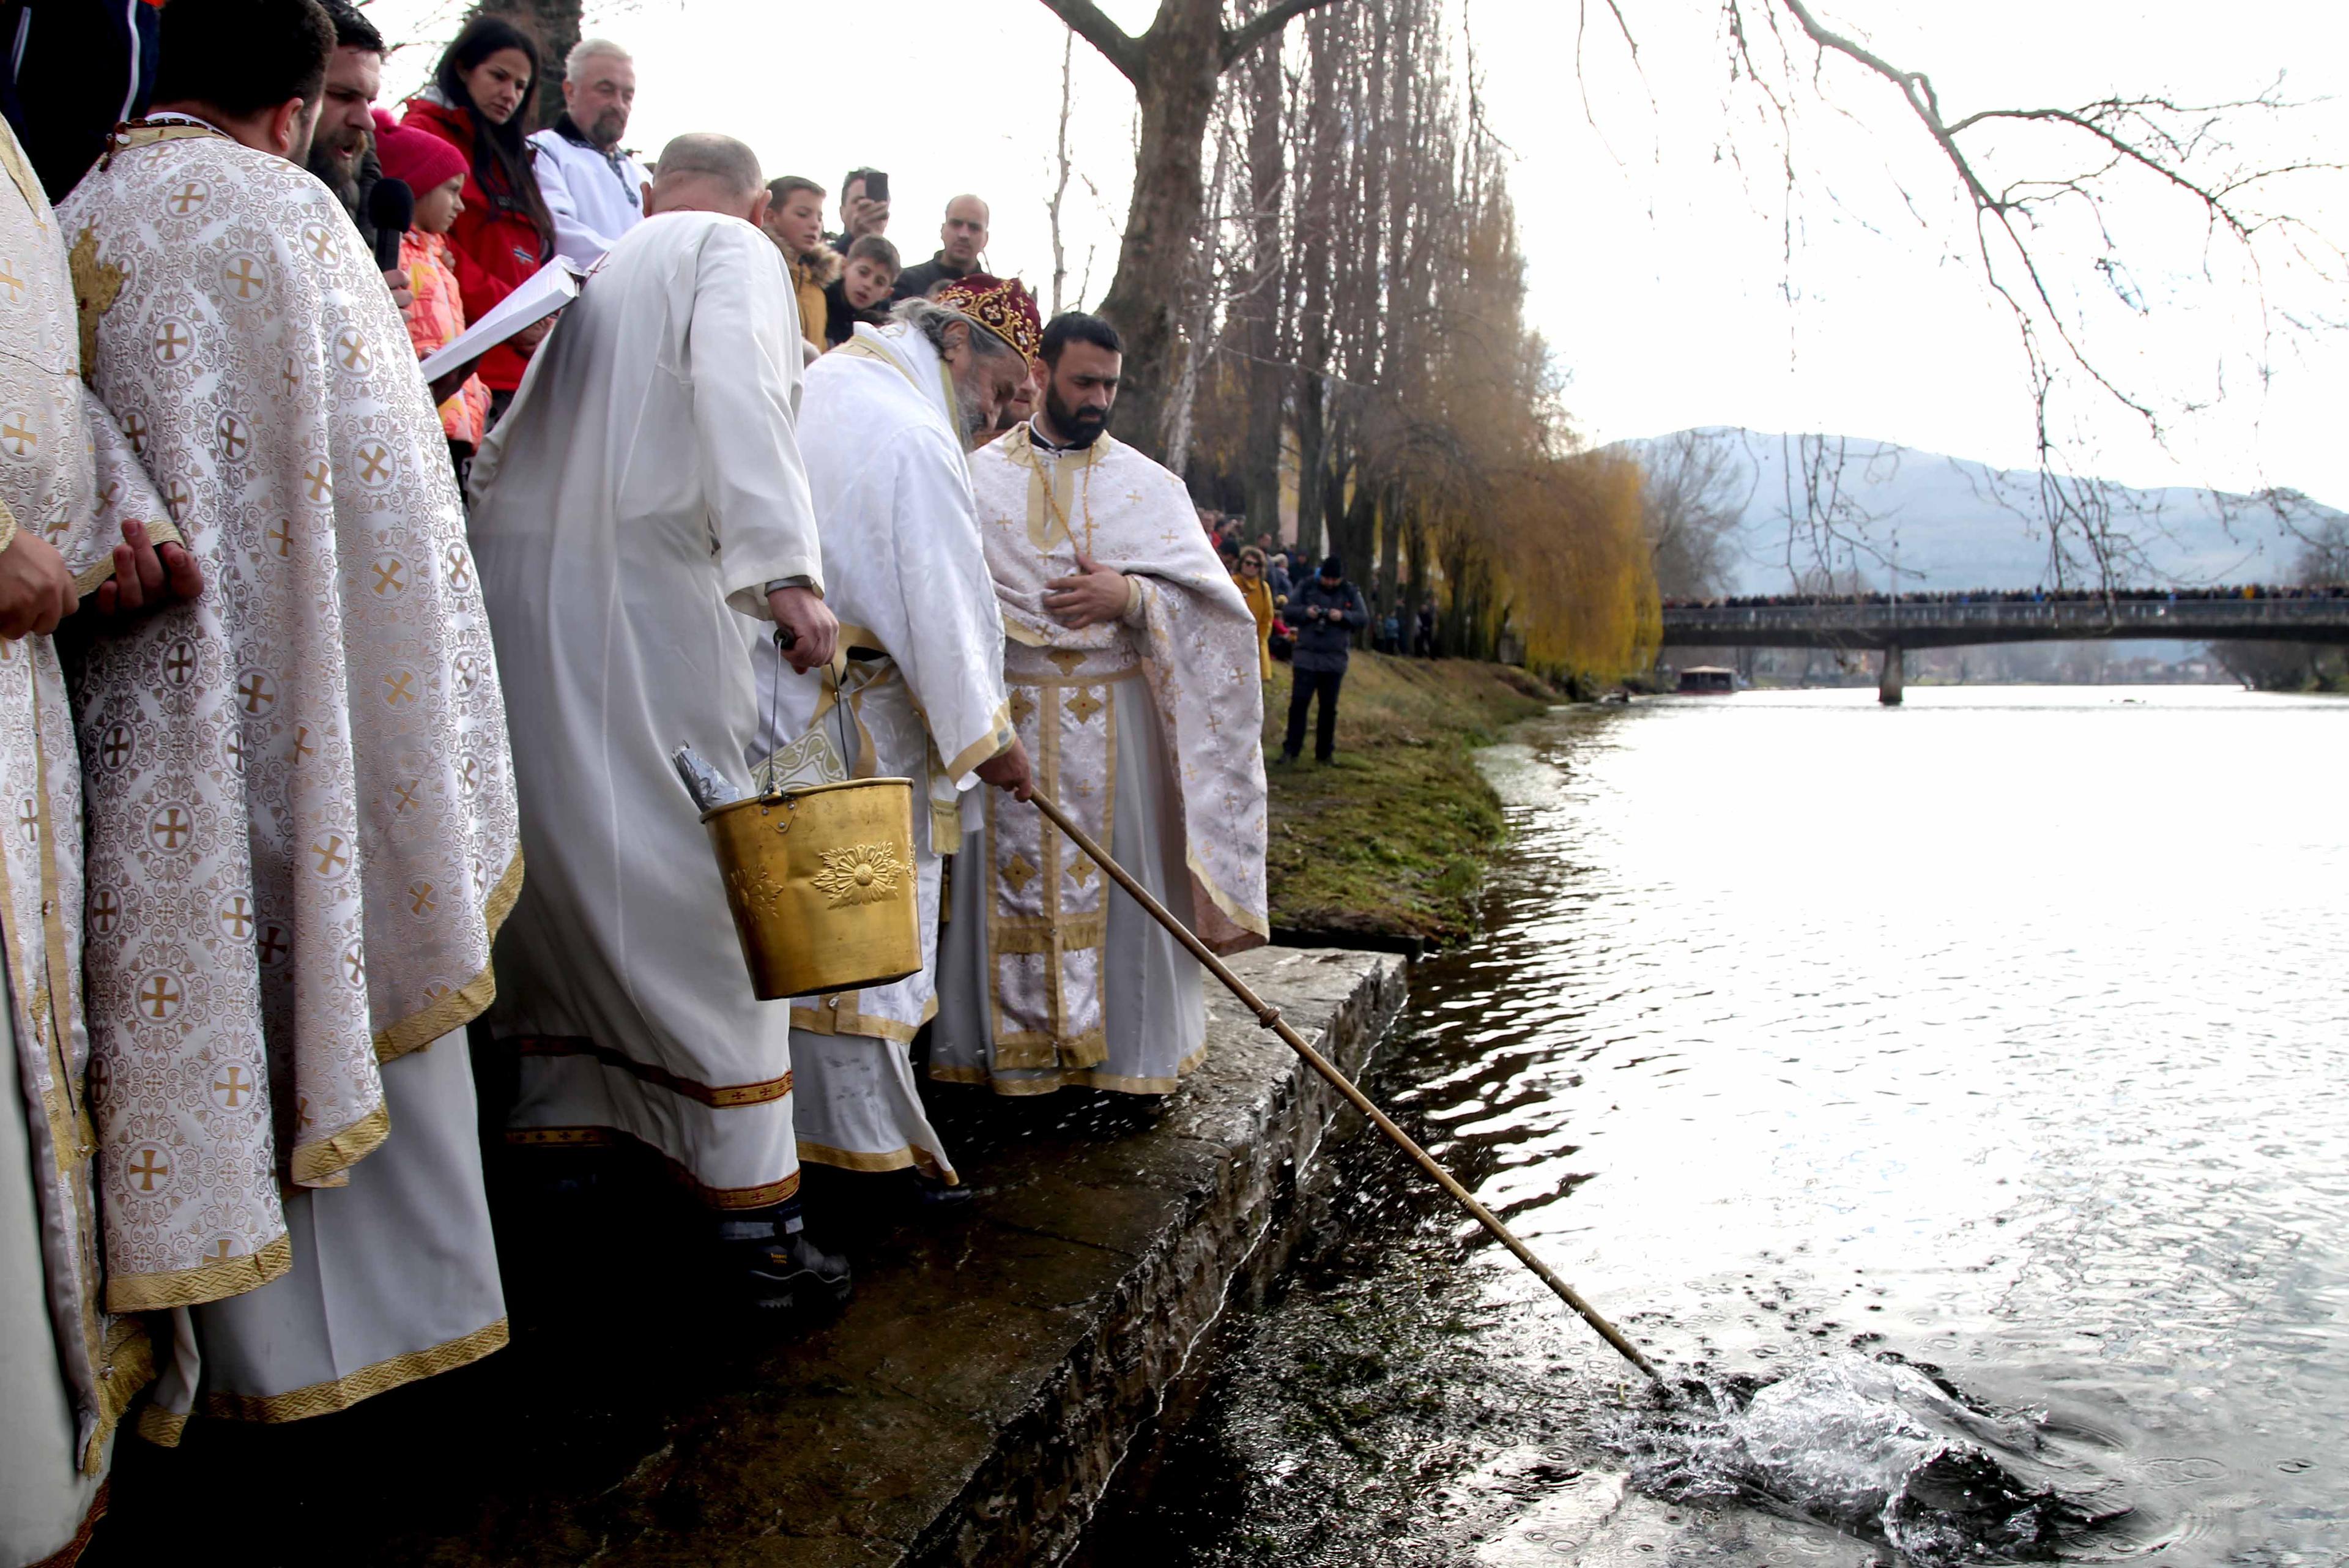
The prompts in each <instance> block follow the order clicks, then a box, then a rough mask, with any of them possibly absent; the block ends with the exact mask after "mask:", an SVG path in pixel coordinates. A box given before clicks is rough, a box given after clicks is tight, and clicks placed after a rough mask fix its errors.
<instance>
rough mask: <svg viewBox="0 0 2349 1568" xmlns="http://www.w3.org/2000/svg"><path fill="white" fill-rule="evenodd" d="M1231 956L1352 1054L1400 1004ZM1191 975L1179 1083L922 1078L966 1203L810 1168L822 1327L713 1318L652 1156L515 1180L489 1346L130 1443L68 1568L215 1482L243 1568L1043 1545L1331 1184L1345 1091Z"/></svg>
mask: <svg viewBox="0 0 2349 1568" xmlns="http://www.w3.org/2000/svg"><path fill="white" fill-rule="evenodd" d="M1233 967H1234V968H1235V969H1236V970H1237V971H1239V972H1240V974H1241V975H1242V976H1243V978H1245V979H1246V980H1247V981H1248V982H1249V983H1250V984H1251V985H1253V986H1255V987H1256V988H1257V990H1258V991H1259V992H1262V993H1263V995H1264V996H1265V998H1266V1000H1268V1002H1272V1003H1273V1005H1275V1006H1277V1007H1278V1008H1279V1009H1280V1010H1281V1012H1283V1014H1284V1015H1285V1016H1287V1017H1288V1020H1289V1021H1290V1022H1291V1023H1292V1024H1294V1025H1296V1026H1297V1027H1298V1029H1299V1033H1303V1034H1305V1035H1306V1036H1307V1037H1308V1038H1309V1039H1314V1040H1316V1042H1317V1044H1319V1045H1320V1047H1321V1048H1322V1049H1323V1050H1325V1051H1326V1052H1328V1053H1329V1054H1331V1055H1332V1056H1334V1057H1336V1058H1337V1059H1338V1060H1339V1061H1340V1062H1341V1063H1343V1064H1346V1065H1347V1066H1348V1067H1349V1068H1354V1067H1359V1066H1360V1064H1361V1063H1362V1061H1363V1060H1364V1059H1365V1058H1366V1057H1367V1056H1368V1055H1369V1054H1370V1052H1371V1047H1372V1045H1373V1044H1375V1042H1376V1041H1377V1039H1378V1036H1379V1034H1380V1033H1381V1030H1383V1029H1384V1028H1385V1026H1386V1024H1387V1023H1389V1022H1390V1021H1391V1020H1392V1018H1393V1016H1394V1014H1395V1012H1396V1010H1397V1008H1398V1007H1400V1005H1401V1004H1402V996H1403V986H1404V977H1403V963H1402V961H1401V960H1400V959H1397V958H1394V957H1392V956H1382V955H1377V954H1370V953H1361V952H1350V951H1335V950H1320V951H1299V950H1287V949H1278V948H1268V949H1261V950H1257V951H1256V952H1252V953H1247V954H1243V955H1241V957H1240V958H1238V959H1237V960H1236V961H1234V963H1233ZM1210 989H1211V994H1210V996H1209V998H1208V1009H1209V1024H1208V1049H1207V1054H1206V1061H1205V1063H1204V1064H1203V1065H1202V1066H1201V1067H1200V1068H1199V1069H1198V1071H1197V1072H1196V1073H1195V1074H1194V1075H1192V1076H1191V1077H1190V1078H1189V1079H1187V1080H1186V1081H1185V1085H1184V1086H1183V1089H1182V1092H1181V1093H1179V1094H1177V1095H1175V1096H1172V1097H1171V1098H1169V1099H1166V1100H1164V1101H1161V1100H1156V1099H1151V1098H1144V1097H1139V1096H1098V1097H1096V1098H1095V1100H1093V1101H1092V1102H1086V1101H1084V1100H1082V1099H1081V1097H1073V1096H1040V1097H1038V1098H1035V1099H1030V1100H1016V1099H1015V1100H1004V1099H999V1098H997V1097H996V1096H991V1095H988V1094H987V1093H986V1092H984V1091H981V1090H958V1091H950V1092H947V1093H944V1094H941V1095H939V1096H936V1104H935V1107H934V1108H935V1113H936V1119H937V1122H938V1126H939V1130H940V1131H941V1133H942V1134H943V1135H944V1136H945V1137H946V1139H947V1147H950V1148H952V1149H953V1150H954V1151H955V1152H956V1156H957V1161H958V1162H959V1164H960V1166H961V1168H962V1171H963V1175H964V1177H965V1179H966V1180H968V1181H969V1182H970V1183H971V1184H972V1185H973V1186H974V1187H975V1188H976V1189H977V1195H976V1197H975V1199H974V1200H973V1201H971V1202H970V1203H968V1204H967V1205H964V1206H961V1207H959V1208H957V1209H953V1210H947V1211H945V1212H943V1213H937V1212H933V1213H929V1214H926V1215H911V1216H909V1215H908V1214H907V1212H906V1210H905V1207H904V1206H903V1203H902V1199H899V1200H897V1201H896V1206H895V1207H894V1208H893V1207H891V1206H890V1204H888V1203H879V1204H877V1205H876V1206H875V1207H874V1210H873V1212H872V1213H871V1214H870V1215H868V1216H864V1217H862V1218H860V1217H859V1216H858V1215H856V1214H855V1213H854V1212H852V1210H854V1207H855V1205H856V1204H857V1203H858V1202H860V1201H863V1200H864V1198H865V1197H869V1196H870V1195H872V1194H874V1193H876V1192H877V1193H882V1194H886V1193H889V1192H902V1190H903V1189H902V1188H895V1187H892V1185H891V1182H892V1180H893V1179H891V1178H885V1177H859V1178H852V1179H841V1180H837V1181H835V1182H833V1184H831V1185H830V1186H829V1187H826V1188H823V1189H821V1190H818V1189H816V1188H814V1187H812V1188H811V1191H810V1197H809V1204H810V1212H811V1216H812V1220H811V1223H812V1224H813V1223H817V1222H818V1219H819V1210H821V1211H822V1213H821V1216H820V1218H821V1219H822V1220H823V1221H825V1222H828V1223H829V1224H830V1225H831V1226H832V1227H833V1230H834V1232H835V1235H834V1240H835V1241H846V1242H848V1243H849V1244H851V1246H852V1251H853V1254H854V1262H855V1268H856V1295H855V1299H854V1301H853V1302H852V1303H849V1304H848V1306H847V1307H845V1308H844V1309H843V1310H842V1311H841V1312H840V1313H839V1314H837V1315H836V1316H834V1317H833V1318H832V1319H830V1320H829V1321H827V1322H824V1323H822V1324H818V1325H816V1326H814V1327H812V1328H810V1327H808V1326H807V1325H805V1324H802V1323H798V1322H793V1323H791V1324H777V1323H775V1322H772V1321H771V1320H761V1319H753V1320H748V1321H745V1320H742V1319H740V1318H734V1317H730V1316H729V1315H728V1314H725V1313H723V1312H721V1311H719V1309H718V1308H717V1306H716V1304H715V1303H717V1301H718V1300H719V1299H720V1298H719V1294H718V1293H716V1291H715V1290H714V1288H713V1286H712V1285H711V1283H710V1282H709V1281H707V1280H706V1279H705V1278H703V1277H702V1276H701V1275H700V1274H699V1273H698V1272H697V1271H698V1269H699V1268H700V1267H702V1265H703V1260H704V1258H705V1255H706V1254H705V1252H704V1251H703V1247H704V1243H703V1241H702V1240H701V1238H702V1237H703V1235H704V1234H705V1230H704V1228H705V1226H706V1223H707V1221H706V1219H704V1218H703V1217H701V1216H700V1215H698V1213H696V1212H695V1211H693V1210H691V1209H690V1207H689V1206H688V1205H685V1204H683V1203H681V1202H680V1201H679V1200H678V1199H675V1198H673V1197H671V1196H669V1195H667V1193H666V1192H665V1190H664V1189H662V1188H661V1187H660V1185H659V1184H658V1183H657V1181H655V1180H648V1179H644V1177H643V1173H641V1172H636V1173H631V1172H629V1171H626V1170H624V1169H604V1170H601V1171H600V1172H597V1173H595V1174H593V1175H591V1176H589V1177H588V1178H587V1179H586V1180H585V1185H584V1187H583V1186H581V1185H580V1184H578V1183H576V1182H574V1183H573V1184H571V1186H570V1187H569V1188H568V1189H564V1190H558V1191H555V1192H554V1193H553V1194H552V1195H550V1192H549V1189H547V1187H546V1186H545V1184H544V1183H543V1179H538V1178H536V1177H533V1178H531V1179H523V1177H521V1176H520V1175H519V1174H518V1173H517V1172H514V1171H506V1172H505V1173H504V1174H503V1178H502V1181H501V1182H500V1184H499V1185H500V1187H502V1189H504V1191H505V1192H506V1197H505V1198H504V1199H501V1200H500V1201H499V1203H498V1205H497V1207H498V1210H499V1213H498V1221H499V1244H500V1252H501V1256H502V1262H503V1264H504V1269H505V1278H506V1290H507V1297H508V1304H509V1308H510V1311H511V1314H512V1327H513V1341H512V1345H511V1346H510V1347H509V1348H507V1349H505V1350H502V1351H501V1352H499V1353H497V1354H496V1355H490V1356H488V1357H486V1358H484V1359H483V1360H481V1361H480V1362H478V1363H476V1364H475V1365H473V1366H467V1367H465V1368H463V1369H461V1370H460V1371H456V1372H450V1373H447V1374H444V1375H442V1376H436V1377H430V1378H427V1379H425V1380H423V1381H421V1382H419V1383H415V1384H412V1385H410V1386H406V1387H402V1388H398V1389H394V1390H393V1391H391V1392H389V1393H386V1394H382V1395H379V1396H378V1397H374V1398H371V1399H368V1400H367V1401H366V1402H365V1403H363V1404H361V1405H360V1406H358V1407H357V1408H355V1409H352V1410H348V1411H346V1412H343V1413H341V1414H338V1415H334V1416H328V1417H320V1418H317V1419H314V1420H306V1421H299V1422H295V1423H291V1424H289V1425H285V1426H278V1427H254V1426H248V1425H245V1424H243V1423H240V1422H233V1421H226V1420H219V1419H211V1418H206V1419H201V1420H199V1421H197V1422H194V1423H191V1426H190V1428H189V1430H188V1435H187V1439H186V1442H185V1443H184V1445H183V1446H182V1447H181V1448H179V1449H173V1450H170V1451H168V1452H166V1451H163V1450H159V1449H152V1448H150V1447H148V1446H146V1445H144V1444H141V1443H139V1442H136V1441H129V1440H126V1441H124V1442H123V1443H121V1444H119V1446H118V1451H117V1455H116V1471H115V1476H114V1485H113V1500H114V1501H113V1508H112V1511H111V1512H110V1513H109V1517H108V1518H107V1520H106V1521H104V1522H103V1523H102V1524H101V1525H100V1527H99V1530H98V1537H97V1539H96V1541H95V1542H93V1544H92V1548H91V1551H90V1552H89V1554H88V1557H86V1558H85V1559H84V1563H85V1564H86V1568H116V1565H118V1564H134V1563H148V1562H151V1561H153V1560H154V1558H155V1556H156V1554H157V1553H159V1552H165V1551H170V1550H176V1549H178V1547H177V1545H175V1544H174V1543H178V1545H184V1542H185V1532H186V1529H187V1524H188V1521H190V1520H191V1519H203V1518H212V1517H214V1514H215V1511H216V1510H217V1507H218V1506H219V1504H220V1500H221V1499H222V1498H226V1497H242V1498H245V1499H247V1500H248V1501H249V1503H250V1506H248V1507H246V1508H244V1509H243V1510H242V1511H240V1512H239V1513H238V1516H237V1517H238V1524H237V1534H238V1542H239V1545H238V1551H239V1554H240V1556H241V1557H242V1558H243V1561H245V1562H248V1563H254V1564H271V1563H315V1562H317V1561H319V1560H320V1558H321V1556H322V1554H324V1555H331V1556H332V1557H333V1558H334V1559H335V1560H336V1562H337V1563H341V1564H344V1565H345V1568H395V1565H396V1568H425V1565H428V1564H429V1565H431V1568H473V1565H476V1564H492V1563H494V1564H499V1565H502V1568H504V1565H517V1568H520V1565H528V1568H542V1565H543V1568H584V1565H585V1564H590V1563H592V1564H595V1565H597V1568H622V1565H626V1568H670V1565H678V1568H682V1565H685V1564H694V1565H697V1568H711V1565H726V1568H731V1565H735V1564H743V1565H749V1564H758V1565H760V1568H833V1565H846V1564H858V1565H860V1568H861V1565H866V1564H906V1565H909V1568H911V1565H922V1568H928V1565H932V1564H954V1565H957V1568H966V1565H968V1568H994V1565H998V1564H1013V1563H1019V1564H1023V1565H1024V1564H1041V1563H1051V1562H1053V1561H1055V1560H1056V1559H1057V1558H1059V1557H1060V1556H1061V1555H1062V1554H1064V1553H1065V1552H1067V1551H1068V1550H1069V1549H1070V1548H1071V1546H1073V1545H1074V1544H1075V1543H1076V1542H1077V1541H1078V1540H1079V1538H1080V1537H1081V1534H1082V1532H1083V1531H1084V1528H1085V1525H1086V1522H1087V1521H1088V1520H1089V1518H1090V1516H1091V1512H1092V1507H1093V1504H1094V1502H1095V1501H1096V1500H1097V1499H1098V1498H1099V1497H1100V1495H1101V1493H1102V1489H1103V1487H1104V1486H1105V1485H1107V1484H1108V1483H1109V1481H1110V1480H1111V1478H1112V1475H1113V1474H1115V1472H1116V1470H1117V1467H1118V1466H1119V1464H1120V1463H1121V1461H1122V1460H1123V1458H1124V1456H1125V1455H1126V1454H1127V1451H1128V1449H1129V1446H1130V1445H1132V1444H1133V1440H1134V1438H1135V1435H1136V1434H1137V1433H1138V1432H1142V1431H1144V1430H1146V1429H1148V1428H1150V1425H1151V1422H1152V1418H1153V1417H1154V1414H1155V1413H1156V1412H1157V1410H1158V1408H1159V1405H1160V1402H1161V1400H1162V1399H1163V1398H1164V1397H1165V1395H1166V1393H1167V1391H1168V1389H1169V1388H1170V1387H1175V1386H1179V1385H1180V1383H1181V1381H1182V1379H1181V1374H1182V1373H1183V1371H1184V1368H1185V1360H1186V1358H1187V1357H1189V1356H1190V1355H1193V1353H1194V1349H1195V1346H1196V1345H1198V1344H1199V1342H1200V1340H1201V1338H1202V1336H1203V1334H1206V1330H1207V1329H1208V1327H1209V1326H1210V1325H1211V1324H1214V1323H1215V1322H1216V1318H1217V1314H1219V1313H1220V1312H1224V1311H1225V1310H1226V1303H1233V1302H1237V1303H1240V1305H1239V1307H1238V1309H1237V1310H1241V1311H1245V1310H1246V1306H1247V1303H1251V1302H1253V1301H1254V1300H1255V1299H1256V1298H1257V1296H1258V1295H1259V1294H1260V1293H1261V1292H1262V1291H1263V1290H1264V1289H1265V1288H1266V1287H1267V1286H1268V1284H1269V1283H1270V1282H1272V1281H1273V1280H1274V1278H1275V1277H1276V1276H1277V1275H1278V1272H1279V1270H1280V1267H1281V1265H1282V1264H1283V1263H1284V1262H1286V1261H1287V1259H1288V1254H1289V1251H1290V1250H1291V1248H1292V1247H1293V1245H1294V1244H1295V1242H1296V1241H1297V1239H1298V1236H1299V1232H1300V1231H1302V1230H1303V1229H1304V1228H1305V1227H1306V1225H1308V1224H1309V1222H1310V1216H1311V1215H1312V1214H1313V1213H1315V1212H1317V1211H1319V1210H1318V1209H1317V1205H1316V1203H1315V1202H1314V1201H1313V1200H1312V1193H1313V1191H1315V1190H1318V1188H1319V1186H1321V1185H1326V1181H1327V1175H1326V1173H1327V1171H1328V1168H1329V1162H1328V1161H1327V1160H1324V1161H1321V1162H1319V1164H1318V1165H1317V1163H1316V1162H1315V1161H1314V1158H1313V1157H1314V1155H1315V1153H1316V1151H1317V1150H1319V1149H1320V1148H1321V1147H1322V1145H1323V1143H1324V1141H1325V1139H1326V1138H1327V1137H1328V1131H1329V1128H1330V1127H1331V1126H1332V1125H1333V1124H1332V1122H1331V1112H1332V1110H1333V1108H1334V1107H1335V1106H1336V1104H1337V1101H1336V1096H1334V1095H1333V1094H1332V1093H1331V1092H1330V1090H1329V1089H1328V1088H1327V1086H1326V1085H1322V1084H1321V1083H1320V1081H1319V1079H1318V1078H1315V1077H1313V1076H1312V1075H1311V1074H1310V1073H1309V1070H1308V1069H1307V1068H1305V1066H1304V1065H1303V1064H1302V1063H1300V1062H1299V1061H1298V1060H1297V1059H1296V1057H1295V1056H1294V1055H1293V1054H1291V1053H1290V1051H1289V1050H1288V1047H1287V1046H1285V1045H1283V1044H1280V1042H1279V1041H1278V1039H1277V1038H1276V1037H1274V1036H1273V1035H1271V1034H1269V1033H1267V1032H1265V1031H1264V1030H1262V1029H1260V1028H1258V1027H1257V1023H1256V1020H1255V1018H1254V1016H1253V1015H1251V1014H1250V1013H1248V1012H1247V1011H1246V1010H1245V1009H1243V1008H1242V1007H1240V1006H1239V1005H1238V1004H1237V1002H1233V1001H1231V1000H1230V999H1229V998H1228V997H1226V996H1223V995H1221V994H1219V993H1214V992H1215V988H1213V987H1211V988H1210ZM1334 1125H1336V1126H1337V1127H1341V1128H1342V1127H1345V1126H1347V1125H1348V1124H1347V1123H1346V1122H1343V1121H1340V1122H1338V1123H1336V1124H1334ZM1300 1170H1302V1171H1304V1172H1305V1173H1306V1174H1307V1177H1308V1179H1307V1181H1306V1183H1305V1185H1306V1187H1307V1189H1309V1190H1308V1193H1307V1195H1306V1197H1305V1199H1303V1200H1300V1199H1299V1190H1298V1189H1299V1172H1300ZM820 1174H821V1173H820Z"/></svg>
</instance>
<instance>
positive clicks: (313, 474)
mask: <svg viewBox="0 0 2349 1568" xmlns="http://www.w3.org/2000/svg"><path fill="white" fill-rule="evenodd" d="M302 477H303V478H304V479H306V480H308V481H309V482H310V499H311V500H313V501H324V500H326V498H327V497H329V496H331V495H333V494H334V493H335V482H334V480H333V479H332V478H330V477H329V470H328V469H327V467H326V460H325V459H323V458H321V459H320V460H319V461H318V462H314V463H312V464H311V465H310V466H309V468H308V469H307V470H305V472H304V473H303V475H302Z"/></svg>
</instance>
